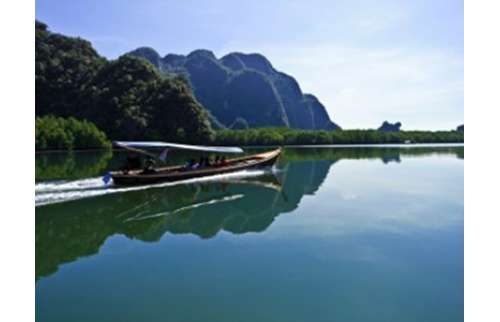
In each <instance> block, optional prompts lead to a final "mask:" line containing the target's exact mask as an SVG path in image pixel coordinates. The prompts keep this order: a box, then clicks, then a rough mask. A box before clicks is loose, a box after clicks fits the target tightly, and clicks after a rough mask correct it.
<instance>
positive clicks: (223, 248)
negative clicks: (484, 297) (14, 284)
mask: <svg viewBox="0 0 500 322" xmlns="http://www.w3.org/2000/svg"><path fill="white" fill-rule="evenodd" d="M463 155H464V148H463V147H452V146H447V147H415V148H408V147H404V148H369V147H364V148H321V149H317V148H314V149H313V148H302V149H287V150H286V151H285V154H284V156H283V157H282V158H281V160H280V162H279V164H278V165H277V167H276V168H277V169H274V171H272V172H271V171H253V172H247V173H242V174H238V175H234V176H228V177H223V178H217V179H216V180H209V181H194V182H189V183H182V184H177V185H165V186H160V187H144V188H140V189H132V190H127V189H121V188H116V187H112V186H111V187H105V186H104V185H103V184H102V182H101V181H100V178H99V177H98V176H100V175H102V174H103V173H104V172H105V171H106V170H107V169H109V168H116V167H118V166H119V164H120V163H121V162H122V160H123V155H121V154H118V153H115V154H114V155H111V154H110V153H108V154H106V153H75V154H72V155H67V154H37V156H36V177H37V182H36V188H35V190H36V196H35V198H36V200H37V203H39V204H46V205H43V206H38V207H37V208H36V276H35V280H36V319H37V321H175V322H181V321H186V322H187V321H217V322H224V321H227V322H238V321H242V322H244V321H252V322H254V321H288V322H291V321H297V322H298V321H314V322H321V321H441V322H442V321H461V320H463V305H464V302H463V291H464V283H463V277H464V265H463V260H464V255H463V251H464V248H463V247H464V246H463V242H464V232H463V228H464V227H463V224H464V220H463V219H464V218H463V207H464V206H463V196H464V184H463V177H464V160H463ZM183 157H184V156H180V155H177V158H178V159H179V160H181V159H182V158H183Z"/></svg>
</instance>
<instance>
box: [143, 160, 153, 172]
mask: <svg viewBox="0 0 500 322" xmlns="http://www.w3.org/2000/svg"><path fill="white" fill-rule="evenodd" d="M154 166H155V160H153V158H149V159H148V160H147V161H146V165H145V167H144V170H142V173H143V174H152V173H156V170H155V169H154Z"/></svg>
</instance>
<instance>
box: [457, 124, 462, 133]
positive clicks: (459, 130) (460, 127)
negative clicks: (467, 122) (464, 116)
mask: <svg viewBox="0 0 500 322" xmlns="http://www.w3.org/2000/svg"><path fill="white" fill-rule="evenodd" d="M457 131H458V132H462V133H463V132H464V125H463V124H462V125H459V126H457Z"/></svg>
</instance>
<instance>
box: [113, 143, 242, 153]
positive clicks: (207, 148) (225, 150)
mask: <svg viewBox="0 0 500 322" xmlns="http://www.w3.org/2000/svg"><path fill="white" fill-rule="evenodd" d="M113 143H114V144H115V145H117V146H119V147H122V148H142V149H147V148H164V149H167V148H168V149H181V150H195V151H204V152H215V153H243V149H242V148H239V147H230V146H205V145H191V144H180V143H170V142H161V141H114V142H113Z"/></svg>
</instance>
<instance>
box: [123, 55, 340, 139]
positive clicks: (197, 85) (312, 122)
mask: <svg viewBox="0 0 500 322" xmlns="http://www.w3.org/2000/svg"><path fill="white" fill-rule="evenodd" d="M129 54H130V55H133V56H138V57H143V58H145V59H147V60H148V61H150V62H151V63H152V64H153V65H155V66H156V67H157V68H158V69H159V70H160V71H161V72H163V73H169V74H172V73H173V74H177V75H184V76H185V77H186V78H187V80H188V81H189V82H190V84H191V85H192V88H193V91H194V94H195V96H196V98H197V99H198V100H199V101H200V102H201V103H202V104H203V105H204V106H205V108H207V109H208V111H209V112H210V113H211V116H212V119H213V122H214V123H215V124H222V125H223V126H225V127H229V128H246V127H263V126H275V127H290V128H298V129H315V130H319V129H321V130H332V129H337V128H339V127H338V126H337V125H336V124H335V123H333V122H332V121H331V120H330V117H329V116H328V113H327V112H326V109H325V107H324V106H323V105H322V104H321V103H320V101H319V100H318V99H317V98H316V97H315V96H313V95H311V94H304V93H302V91H301V89H300V86H299V84H298V82H297V81H296V80H295V79H294V78H293V77H291V76H289V75H287V74H285V73H283V72H280V71H277V70H276V69H275V68H274V67H273V66H272V65H271V63H270V62H269V61H268V60H267V59H266V58H265V57H264V56H262V55H260V54H243V53H231V54H228V55H226V56H224V57H222V58H220V59H217V58H216V57H215V55H214V54H213V53H212V52H211V51H208V50H195V51H193V52H192V53H190V54H189V55H187V56H183V55H174V54H168V55H166V56H165V57H161V56H160V55H159V54H158V53H157V52H156V51H155V50H154V49H152V48H149V47H142V48H138V49H136V50H134V51H132V52H130V53H129Z"/></svg>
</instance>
